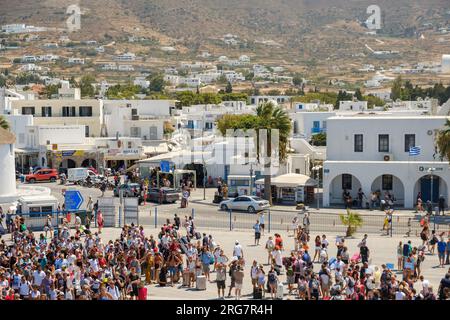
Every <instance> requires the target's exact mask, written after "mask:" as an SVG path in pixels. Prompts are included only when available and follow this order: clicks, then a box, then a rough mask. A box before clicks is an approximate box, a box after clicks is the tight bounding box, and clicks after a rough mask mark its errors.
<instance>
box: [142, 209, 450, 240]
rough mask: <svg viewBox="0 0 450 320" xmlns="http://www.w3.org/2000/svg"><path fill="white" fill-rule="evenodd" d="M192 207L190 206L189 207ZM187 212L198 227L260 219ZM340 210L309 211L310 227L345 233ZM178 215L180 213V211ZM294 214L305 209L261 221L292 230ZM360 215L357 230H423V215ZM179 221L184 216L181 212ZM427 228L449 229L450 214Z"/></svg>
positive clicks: (162, 218)
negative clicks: (390, 218)
mask: <svg viewBox="0 0 450 320" xmlns="http://www.w3.org/2000/svg"><path fill="white" fill-rule="evenodd" d="M189 211H191V210H189ZM189 211H187V212H186V215H187V216H189V215H190V216H192V217H193V218H194V225H195V227H196V228H200V229H223V230H229V231H232V230H249V231H252V230H253V226H254V225H255V224H256V221H257V220H259V217H260V216H259V215H257V214H251V213H246V212H236V211H219V210H212V211H211V212H209V213H205V212H196V211H195V210H194V209H192V211H191V212H190V214H189ZM345 214H346V213H345V211H344V212H343V213H342V214H335V213H324V212H317V213H316V212H314V211H310V212H309V222H310V224H309V230H310V232H312V233H315V232H318V233H320V232H333V233H336V234H345V233H346V231H347V226H345V225H344V224H343V223H342V221H341V218H340V215H345ZM179 216H180V214H179ZM294 217H297V221H298V222H297V223H298V225H299V226H303V218H304V213H302V212H292V211H290V212H280V211H271V210H265V212H264V224H265V228H264V229H265V231H266V232H272V233H273V232H292V231H293V229H294V224H293V219H294ZM360 217H361V218H362V225H361V226H360V227H358V228H357V229H356V232H358V233H368V234H379V235H386V236H393V235H397V236H399V235H405V236H411V237H413V236H419V235H420V232H421V231H422V226H421V224H420V221H421V219H422V218H423V217H424V216H422V215H418V214H416V215H411V216H405V215H395V214H394V216H393V217H392V220H391V222H390V223H387V224H386V223H385V216H384V215H370V214H360ZM180 218H181V220H182V222H183V219H184V216H180ZM168 219H169V223H173V214H172V213H169V212H162V210H158V209H157V208H156V207H155V209H154V211H153V212H152V223H151V224H152V225H153V226H154V227H155V228H156V227H161V226H162V225H163V224H165V223H167V220H168ZM430 229H431V230H436V233H437V234H439V233H441V232H450V216H447V217H443V216H433V215H432V216H430Z"/></svg>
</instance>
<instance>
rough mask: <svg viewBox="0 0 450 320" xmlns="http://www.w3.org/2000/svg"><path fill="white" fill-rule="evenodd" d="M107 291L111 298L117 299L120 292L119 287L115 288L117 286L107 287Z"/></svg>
mask: <svg viewBox="0 0 450 320" xmlns="http://www.w3.org/2000/svg"><path fill="white" fill-rule="evenodd" d="M107 291H108V293H109V294H110V295H112V297H113V300H119V297H120V293H119V288H117V286H114V288H111V287H108V289H107Z"/></svg>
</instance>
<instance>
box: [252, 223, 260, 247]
mask: <svg viewBox="0 0 450 320" xmlns="http://www.w3.org/2000/svg"><path fill="white" fill-rule="evenodd" d="M253 229H254V230H255V246H259V239H261V224H260V223H259V221H258V220H256V223H255V225H254V226H253Z"/></svg>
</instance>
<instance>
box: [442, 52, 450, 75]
mask: <svg viewBox="0 0 450 320" xmlns="http://www.w3.org/2000/svg"><path fill="white" fill-rule="evenodd" d="M441 72H442V73H450V54H444V55H442V64H441Z"/></svg>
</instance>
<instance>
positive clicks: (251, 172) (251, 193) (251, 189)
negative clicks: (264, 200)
mask: <svg viewBox="0 0 450 320" xmlns="http://www.w3.org/2000/svg"><path fill="white" fill-rule="evenodd" d="M250 195H251V196H252V195H253V163H250Z"/></svg>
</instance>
